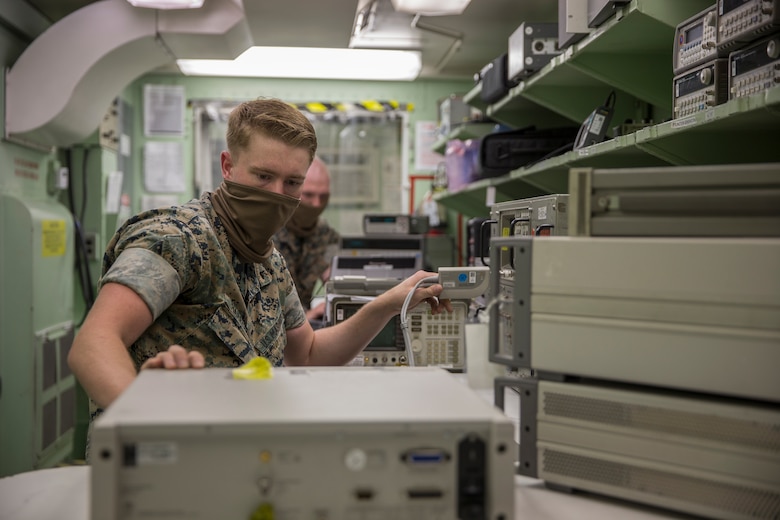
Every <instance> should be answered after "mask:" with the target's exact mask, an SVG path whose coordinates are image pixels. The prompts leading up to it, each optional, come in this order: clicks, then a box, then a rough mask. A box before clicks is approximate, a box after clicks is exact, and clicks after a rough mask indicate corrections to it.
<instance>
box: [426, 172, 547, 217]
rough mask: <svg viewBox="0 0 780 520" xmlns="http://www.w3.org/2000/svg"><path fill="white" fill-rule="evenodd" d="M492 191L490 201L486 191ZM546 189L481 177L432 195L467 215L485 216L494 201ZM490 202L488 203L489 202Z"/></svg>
mask: <svg viewBox="0 0 780 520" xmlns="http://www.w3.org/2000/svg"><path fill="white" fill-rule="evenodd" d="M489 190H492V191H494V195H493V197H492V202H490V201H488V191H489ZM547 193H548V191H547V190H544V189H542V188H539V187H538V186H534V185H532V184H528V183H527V182H525V181H523V180H520V179H518V180H516V181H515V182H506V179H505V178H503V177H494V178H489V179H481V180H479V181H476V182H473V183H471V184H469V185H468V187H467V188H464V189H462V190H460V191H456V192H455V193H438V194H435V195H434V196H433V198H434V200H435V201H436V202H439V203H441V204H442V205H444V206H445V207H447V208H449V209H451V210H453V211H456V212H458V213H461V214H463V215H466V216H469V217H480V216H487V215H488V214H489V213H490V205H491V204H492V203H496V202H505V201H508V200H516V199H523V198H528V197H538V196H539V195H545V194H547ZM489 202H490V204H489Z"/></svg>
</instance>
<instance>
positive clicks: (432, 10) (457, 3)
mask: <svg viewBox="0 0 780 520" xmlns="http://www.w3.org/2000/svg"><path fill="white" fill-rule="evenodd" d="M391 1H392V2H393V9H395V10H396V11H398V12H401V13H410V14H421V15H423V16H446V15H456V14H461V13H463V11H464V10H465V9H466V7H468V5H469V2H470V1H471V0H391Z"/></svg>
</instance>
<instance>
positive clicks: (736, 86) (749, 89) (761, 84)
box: [730, 64, 780, 99]
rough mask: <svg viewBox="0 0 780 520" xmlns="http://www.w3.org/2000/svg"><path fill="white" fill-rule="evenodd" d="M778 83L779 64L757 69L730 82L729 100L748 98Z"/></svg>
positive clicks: (779, 81) (779, 74) (779, 77)
mask: <svg viewBox="0 0 780 520" xmlns="http://www.w3.org/2000/svg"><path fill="white" fill-rule="evenodd" d="M779 83H780V64H775V66H774V67H773V68H772V67H766V68H764V69H759V70H757V71H754V72H753V73H751V74H747V75H745V76H742V77H740V79H738V80H736V81H732V85H731V90H730V92H731V98H732V99H734V98H738V97H743V96H750V95H753V94H757V93H758V92H761V91H763V90H767V89H770V88H772V87H774V86H775V85H777V84H779Z"/></svg>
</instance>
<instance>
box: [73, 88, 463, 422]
mask: <svg viewBox="0 0 780 520" xmlns="http://www.w3.org/2000/svg"><path fill="white" fill-rule="evenodd" d="M316 147H317V140H316V136H315V134H314V128H313V127H312V125H311V123H310V122H309V121H308V119H306V117H305V116H304V115H303V114H302V113H301V112H299V111H298V110H297V109H295V108H294V107H292V106H291V105H289V104H287V103H284V102H282V101H279V100H274V99H259V100H254V101H249V102H246V103H242V104H241V105H240V106H238V107H237V108H236V109H235V110H234V111H233V112H232V113H231V115H230V119H229V122H228V132H227V148H228V149H227V150H226V151H223V152H222V153H221V155H220V161H221V167H222V176H223V179H224V180H223V183H222V184H221V185H220V186H219V187H218V188H217V189H216V190H214V192H213V193H208V192H207V193H205V194H204V195H203V196H202V197H201V198H200V199H196V200H192V201H190V202H188V203H187V204H184V205H181V206H174V207H171V208H164V209H156V210H152V211H147V212H144V213H141V214H140V215H137V216H135V217H132V218H130V219H129V220H128V221H127V222H126V223H125V224H124V225H123V226H122V227H121V228H120V229H119V230H118V231H117V233H116V234H115V236H114V237H113V238H112V240H111V242H110V244H109V246H108V248H107V251H106V254H105V255H104V261H103V276H102V277H101V280H100V282H99V286H100V287H99V292H98V296H97V299H96V301H95V303H94V305H93V306H92V308H91V310H90V312H89V314H88V315H87V318H86V319H85V320H84V324H83V325H82V327H81V328H80V330H79V332H78V334H77V335H76V338H75V339H74V341H73V346H72V348H71V351H70V354H69V356H68V364H69V366H70V367H71V369H72V370H73V372H74V374H75V375H76V377H77V378H78V379H79V381H80V383H81V384H82V385H83V387H84V389H85V390H86V392H87V394H88V395H89V396H90V398H91V401H92V410H93V416H94V415H95V414H96V413H97V412H98V411H99V410H100V409H101V408H104V407H106V406H108V405H109V404H111V403H112V402H113V401H114V399H116V397H117V396H118V395H119V394H120V393H121V392H122V391H123V390H124V389H125V388H127V386H128V385H129V384H130V383H131V382H132V381H133V379H134V378H135V376H136V374H137V373H138V371H139V370H141V369H148V368H166V369H175V368H202V367H206V366H216V367H233V366H237V365H240V364H242V363H244V362H246V361H248V360H250V359H252V358H255V357H257V356H263V357H266V358H268V359H269V360H271V361H272V362H273V364H274V365H276V366H279V365H281V364H282V363H284V364H285V365H341V364H344V363H346V362H347V361H349V360H351V359H353V358H354V357H355V356H356V355H357V354H358V353H359V352H360V351H362V350H363V348H364V347H365V346H366V345H367V344H368V342H369V341H370V340H371V339H372V338H373V337H374V336H375V335H376V334H377V333H378V332H379V331H380V330H382V328H383V327H384V325H385V324H386V323H387V322H388V321H389V320H390V318H392V317H393V316H394V315H396V314H397V313H398V312H399V311H400V310H401V307H402V305H403V301H404V299H405V297H406V295H407V294H408V293H409V291H410V290H411V289H412V288H414V286H415V284H416V283H417V282H418V281H419V280H421V279H422V278H425V277H428V276H431V275H433V274H434V273H427V272H425V271H420V272H418V273H416V274H415V275H413V276H411V277H410V278H408V279H407V280H405V281H403V282H401V283H400V284H399V285H398V286H396V287H395V288H393V289H390V290H389V291H387V292H386V293H384V294H383V295H381V296H380V297H378V298H376V299H375V300H373V301H372V302H370V303H368V304H366V305H365V306H363V308H362V309H361V310H360V312H358V313H357V314H356V315H355V316H353V317H351V318H350V319H349V320H346V321H344V322H343V323H341V324H339V325H337V326H334V327H327V328H324V329H320V330H317V331H316V332H315V331H314V330H313V329H312V328H311V325H309V323H308V321H307V320H306V319H305V316H304V311H303V307H302V306H301V302H300V300H299V298H298V295H297V294H296V291H295V289H294V285H293V282H292V279H291V277H290V273H289V271H288V270H287V267H286V265H285V261H284V258H283V257H282V256H281V255H280V254H279V252H278V251H277V250H276V249H275V248H274V247H273V242H272V240H271V237H272V236H273V235H274V233H276V232H277V231H278V230H279V229H280V228H281V227H282V226H283V225H284V224H285V222H286V221H287V219H288V218H289V217H290V215H291V214H292V213H293V211H294V210H295V208H296V207H297V205H298V203H299V197H300V191H301V185H302V184H303V180H304V178H305V175H306V171H307V170H308V168H309V166H310V164H311V161H312V160H313V158H314V154H315V152H316ZM441 290H442V287H441V286H440V285H431V286H428V287H421V288H417V289H416V290H415V294H414V296H413V298H412V300H411V304H412V305H416V304H418V303H420V302H422V301H427V302H428V303H429V304H430V305H431V306H432V308H433V310H434V312H439V311H440V310H442V309H446V310H451V305H450V304H449V302H448V301H447V300H442V301H441V302H439V301H438V299H437V298H436V295H438V294H440V293H441Z"/></svg>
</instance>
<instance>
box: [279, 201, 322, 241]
mask: <svg viewBox="0 0 780 520" xmlns="http://www.w3.org/2000/svg"><path fill="white" fill-rule="evenodd" d="M323 211H325V206H316V207H315V206H310V205H308V204H304V203H303V202H301V204H300V206H298V209H296V210H295V213H293V216H292V217H290V220H289V221H288V222H287V229H288V230H289V231H291V232H292V234H293V235H295V236H297V237H308V236H311V234H312V233H314V229H315V228H316V227H317V221H318V220H319V218H320V215H322V212H323Z"/></svg>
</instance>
